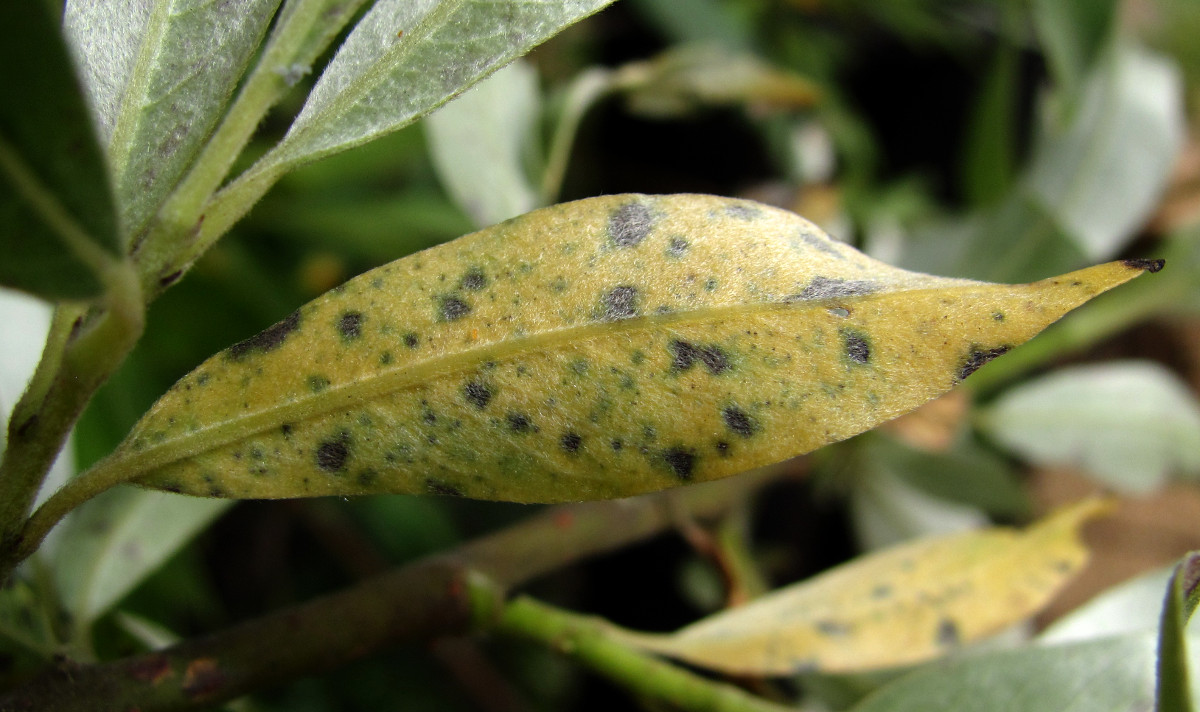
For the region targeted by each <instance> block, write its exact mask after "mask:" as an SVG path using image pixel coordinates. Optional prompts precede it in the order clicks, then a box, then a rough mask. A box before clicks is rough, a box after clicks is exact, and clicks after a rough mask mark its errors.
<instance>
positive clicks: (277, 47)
mask: <svg viewBox="0 0 1200 712" xmlns="http://www.w3.org/2000/svg"><path fill="white" fill-rule="evenodd" d="M364 1H365V0H351V1H350V2H344V3H341V4H337V3H335V2H334V0H297V1H296V2H291V3H289V4H288V5H287V7H286V8H285V9H284V13H285V15H284V16H283V17H282V18H281V21H280V23H279V24H278V25H277V26H276V29H275V30H274V32H273V33H272V35H271V39H270V42H269V43H268V45H267V48H266V50H265V51H264V52H263V56H262V58H261V59H260V60H259V62H258V64H257V65H256V66H255V68H254V70H253V71H252V72H251V74H250V76H249V77H248V78H247V79H246V82H245V84H244V85H243V86H242V90H241V92H239V94H238V97H237V99H236V100H235V101H234V103H233V105H232V106H231V107H230V109H229V112H228V113H227V114H226V116H225V119H224V120H223V121H222V122H221V125H220V126H219V127H218V128H217V130H216V132H215V133H214V134H213V136H212V138H211V139H210V140H209V141H208V143H207V144H206V145H205V147H204V150H203V151H202V152H201V153H200V155H199V156H198V157H197V159H196V161H195V163H194V164H193V165H192V168H191V170H190V171H189V172H188V174H187V176H185V177H184V179H183V181H181V182H180V184H179V186H178V187H177V188H176V189H175V190H174V191H173V192H172V193H171V196H170V198H169V199H168V200H167V202H166V203H165V204H164V205H163V207H162V209H161V210H160V211H159V213H158V217H157V219H156V221H155V223H154V225H153V226H152V228H151V231H150V234H149V235H148V236H147V238H146V240H145V241H144V243H143V245H142V247H141V249H140V251H139V254H138V263H139V267H140V270H141V273H142V285H143V288H144V289H145V290H146V293H147V294H148V295H150V297H151V298H153V297H154V296H156V295H157V294H158V293H159V292H161V291H162V290H163V289H164V288H165V286H167V285H169V284H170V283H171V282H172V281H174V280H175V279H177V278H178V276H177V274H176V273H177V272H179V271H182V270H184V269H186V268H187V267H189V266H190V265H191V264H192V263H193V262H194V261H195V260H196V259H197V258H198V257H199V256H200V255H201V254H203V253H204V252H205V251H206V250H207V249H208V248H209V247H211V246H212V244H213V243H215V242H216V241H217V240H218V239H219V238H220V237H221V236H222V235H224V234H225V232H227V231H228V229H229V228H230V227H231V226H232V225H233V223H234V222H236V220H237V219H238V218H240V217H241V216H242V215H243V214H245V212H246V210H249V208H250V206H251V205H253V204H254V203H255V202H256V201H257V200H258V198H260V197H262V195H263V193H265V192H266V191H267V189H268V188H270V186H271V185H273V184H274V182H275V179H277V178H278V176H279V175H282V171H281V172H279V173H277V174H273V177H272V178H271V179H270V180H269V181H267V182H265V183H262V184H256V185H255V187H254V190H257V192H254V193H253V195H252V197H251V196H245V197H248V198H249V199H248V200H247V201H246V203H245V206H244V209H242V210H240V211H239V212H237V214H236V216H234V217H233V219H230V220H217V221H216V225H218V226H219V228H218V229H213V227H214V226H212V225H210V223H212V222H213V221H212V220H211V217H213V216H211V215H209V214H208V213H209V212H210V207H211V206H210V200H211V199H212V197H213V194H214V193H215V192H216V191H217V188H219V187H220V185H221V182H222V181H223V180H225V177H226V176H227V175H228V174H229V169H230V168H232V166H233V164H234V161H236V160H237V157H238V156H239V155H241V153H242V150H243V149H244V148H245V147H246V144H247V143H249V141H250V138H251V136H252V135H253V134H254V131H255V129H257V128H258V125H259V124H260V123H261V122H262V118H263V117H264V116H265V115H266V113H267V112H268V111H270V109H271V108H272V107H273V106H275V104H277V103H278V102H279V101H280V100H281V99H282V98H283V97H284V96H285V95H286V94H287V92H288V91H289V90H290V89H291V88H292V86H293V85H294V84H295V83H296V81H298V80H299V78H300V76H298V75H303V73H305V72H307V70H308V68H309V66H310V65H311V64H312V63H313V62H314V61H315V60H316V57H317V56H318V55H319V54H320V53H321V52H322V51H324V50H325V48H326V47H327V46H328V45H329V42H330V41H331V40H332V39H333V37H334V36H336V34H337V33H338V32H340V31H341V29H342V27H344V26H345V23H346V22H347V21H349V19H350V18H351V17H352V16H353V15H354V13H355V12H357V10H358V8H359V6H361V5H362V3H363V2H364ZM258 188H261V190H259V189H258ZM180 236H186V239H184V240H183V241H182V242H181V241H180Z"/></svg>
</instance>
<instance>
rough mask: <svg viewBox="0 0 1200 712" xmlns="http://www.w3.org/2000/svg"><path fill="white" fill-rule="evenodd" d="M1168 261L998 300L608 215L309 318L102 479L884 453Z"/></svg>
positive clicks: (535, 470)
mask: <svg viewBox="0 0 1200 712" xmlns="http://www.w3.org/2000/svg"><path fill="white" fill-rule="evenodd" d="M1157 266H1158V265H1157V264H1150V263H1142V262H1128V263H1112V264H1109V265H1102V266H1099V267H1095V268H1092V269H1089V270H1084V271H1081V272H1076V273H1073V274H1071V275H1067V276H1064V277H1061V278H1056V279H1048V280H1044V281H1042V282H1037V283H1034V284H1030V285H1024V286H1017V287H1009V286H1002V285H989V284H982V283H977V282H968V281H964V280H954V279H944V278H938V277H931V276H928V275H921V274H915V273H911V272H905V271H902V270H898V269H895V268H892V267H888V266H887V265H884V264H882V263H879V262H876V261H874V260H871V259H869V258H867V257H866V256H864V255H862V254H860V253H858V252H856V251H855V250H853V249H852V248H849V247H847V246H845V245H843V244H841V243H837V242H835V241H833V240H830V239H829V238H828V237H826V236H825V235H824V234H823V233H821V232H820V230H819V229H817V228H816V227H815V226H814V225H812V224H811V223H809V222H807V221H806V220H804V219H803V218H800V217H798V216H796V215H794V214H792V213H788V212H786V211H782V210H778V209H775V208H770V207H768V206H765V205H760V204H757V203H751V202H747V201H738V200H730V199H725V198H716V197H711V196H698V195H680V196H661V197H651V196H638V195H619V196H607V197H602V198H592V199H589V200H582V201H578V202H574V203H567V204H563V205H558V206H554V207H550V208H545V209H542V210H538V211H535V212H532V213H529V214H528V215H525V216H523V217H521V218H516V219H514V220H510V221H508V222H505V223H502V224H500V225H497V226H495V227H492V228H489V229H487V230H483V231H481V232H478V233H475V234H473V235H470V236H467V237H464V238H461V239H459V240H456V241H454V242H450V243H447V244H444V245H440V246H438V247H435V248H433V249H430V250H427V251H425V252H422V253H419V254H416V255H412V256H410V257H408V258H405V259H403V260H400V261H397V262H394V263H392V264H390V265H385V266H383V267H380V268H378V269H376V270H373V271H370V272H367V273H366V274H363V275H361V276H359V277H357V278H355V279H353V280H351V281H350V282H348V283H346V284H345V285H343V286H342V287H339V288H337V289H335V290H333V291H332V292H330V293H329V294H327V295H325V296H323V297H320V298H318V299H317V300H315V301H313V302H311V303H309V304H308V305H306V306H304V307H301V308H300V309H299V310H297V311H296V312H295V313H293V314H292V315H291V316H289V317H288V318H286V319H284V320H283V321H281V322H280V323H278V324H276V325H275V326H272V327H270V328H269V329H267V330H266V331H264V332H263V333H261V334H259V335H258V336H255V337H253V338H250V339H248V340H246V341H244V342H242V343H240V344H237V345H235V346H233V347H231V348H230V349H228V350H226V351H225V352H223V353H221V354H218V355H216V356H214V357H213V358H211V359H210V360H209V361H207V362H206V363H204V364H203V365H201V366H200V367H199V368H197V369H196V370H195V371H193V372H192V374H190V375H189V376H186V377H185V378H184V379H182V380H181V381H179V382H178V383H177V384H176V385H175V386H174V387H173V388H172V390H171V391H170V392H168V393H167V394H166V395H165V396H164V397H163V398H162V399H161V400H160V401H159V402H158V404H156V405H155V407H154V408H152V409H151V411H150V412H149V413H148V414H147V415H146V416H145V418H143V420H142V421H141V422H140V423H139V424H138V425H137V426H136V427H135V428H134V430H133V432H132V433H130V435H129V437H128V438H127V440H126V441H125V443H123V445H122V446H121V447H120V448H118V450H117V451H116V452H115V453H114V455H113V456H112V457H111V458H110V459H109V460H108V461H107V462H106V463H104V464H101V465H100V467H101V468H102V470H108V471H109V472H110V473H122V476H126V477H128V476H132V478H134V479H136V480H137V481H138V483H139V484H143V485H145V486H150V487H158V488H162V489H166V490H170V491H180V492H186V493H189V494H196V495H202V496H224V497H255V498H259V497H266V498H270V497H298V496H318V495H329V494H366V493H379V492H398V493H445V494H461V495H465V496H470V497H476V498H481V499H504V500H515V501H526V502H530V501H538V502H549V501H562V500H580V499H598V498H605V497H624V496H628V495H632V494H637V493H640V492H648V491H653V490H659V489H663V488H666V487H671V486H675V485H680V484H686V483H689V482H695V481H703V480H710V479H714V478H718V477H724V476H727V475H731V474H734V473H737V472H740V471H743V470H745V469H748V468H750V467H754V466H757V465H762V464H766V463H770V462H777V461H779V460H782V459H785V458H787V457H790V456H793V455H796V454H799V453H804V452H808V451H811V450H813V449H815V448H818V447H820V446H822V445H825V444H827V443H830V442H834V441H837V440H841V439H844V438H847V437H849V436H851V435H854V434H856V433H859V432H862V431H863V430H866V429H868V428H870V427H872V426H874V425H876V424H878V423H880V422H882V421H884V420H887V419H889V418H892V417H895V416H896V415H899V414H900V413H902V412H905V411H907V410H911V409H912V408H914V407H916V406H917V405H920V404H921V403H923V402H925V401H926V400H928V399H930V398H932V397H934V396H936V395H939V394H941V393H943V392H945V391H946V390H948V389H950V388H951V387H953V386H954V385H955V384H956V383H958V382H959V381H960V380H961V379H963V378H965V377H966V376H968V375H970V373H972V372H973V371H974V370H975V369H976V368H977V367H979V366H980V365H982V364H983V363H985V362H986V361H987V360H989V359H991V358H994V357H996V356H998V355H1000V354H1001V353H1003V352H1004V351H1005V350H1006V349H1008V348H1010V347H1012V346H1015V345H1017V344H1019V343H1021V342H1023V341H1025V340H1027V339H1029V338H1030V337H1031V336H1033V335H1034V334H1035V333H1037V332H1038V331H1039V330H1041V329H1042V328H1044V327H1045V326H1046V325H1047V324H1049V323H1050V322H1052V321H1054V320H1055V319H1057V318H1059V317H1060V316H1061V315H1062V314H1063V313H1065V312H1066V311H1068V310H1070V309H1072V308H1074V307H1075V306H1077V305H1079V304H1081V303H1082V302H1084V301H1086V300H1087V299H1089V298H1090V297H1092V296H1094V295H1096V294H1098V293H1100V292H1102V291H1104V290H1106V289H1108V288H1110V287H1112V286H1115V285H1117V284H1120V283H1122V282H1124V281H1126V280H1128V279H1131V278H1132V277H1134V276H1136V275H1138V274H1141V273H1142V272H1143V271H1144V270H1145V269H1147V268H1156V267H1157ZM97 476H99V475H97Z"/></svg>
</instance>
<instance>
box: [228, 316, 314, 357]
mask: <svg viewBox="0 0 1200 712" xmlns="http://www.w3.org/2000/svg"><path fill="white" fill-rule="evenodd" d="M299 326H300V312H298V311H294V312H292V313H291V314H288V315H287V317H285V318H284V319H283V321H280V322H279V323H277V324H274V325H272V326H268V327H267V328H266V329H263V330H262V331H261V332H259V333H258V334H257V335H255V336H251V337H250V338H248V339H246V340H245V341H240V342H238V343H236V344H234V345H233V346H230V347H229V351H228V354H229V357H230V358H231V359H233V360H234V361H237V360H239V359H241V358H243V357H245V356H247V355H248V354H251V353H256V352H265V351H272V350H274V349H277V348H279V346H280V344H282V343H283V341H284V339H286V338H287V337H288V334H290V333H292V332H293V331H295V330H296V329H297V328H298V327H299Z"/></svg>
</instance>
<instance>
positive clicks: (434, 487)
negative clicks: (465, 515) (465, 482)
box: [425, 478, 463, 497]
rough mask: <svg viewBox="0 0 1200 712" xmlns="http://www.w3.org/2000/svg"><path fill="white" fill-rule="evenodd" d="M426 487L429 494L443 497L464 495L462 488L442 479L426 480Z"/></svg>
mask: <svg viewBox="0 0 1200 712" xmlns="http://www.w3.org/2000/svg"><path fill="white" fill-rule="evenodd" d="M425 489H426V490H427V491H428V492H429V494H437V495H442V496H443V497H461V496H463V493H462V490H460V489H459V488H457V487H455V486H454V485H451V484H448V483H446V482H442V481H441V480H435V479H433V478H429V479H427V480H425Z"/></svg>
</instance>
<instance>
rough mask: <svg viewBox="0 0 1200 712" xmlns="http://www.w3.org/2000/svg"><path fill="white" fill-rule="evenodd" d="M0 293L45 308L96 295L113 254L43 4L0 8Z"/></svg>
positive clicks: (97, 180) (63, 51)
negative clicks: (51, 302) (19, 293)
mask: <svg viewBox="0 0 1200 712" xmlns="http://www.w3.org/2000/svg"><path fill="white" fill-rule="evenodd" d="M0 92H2V93H0V255H2V257H0V285H3V286H8V287H15V288H17V289H21V290H23V291H26V292H29V293H31V294H36V295H38V296H40V297H44V298H47V299H84V298H91V297H95V296H97V295H98V294H99V293H100V292H101V290H102V285H101V280H100V279H99V276H98V271H99V270H101V269H104V263H105V261H106V259H107V258H109V257H116V256H118V255H119V254H120V252H121V251H120V248H119V245H118V239H117V227H116V216H115V208H114V207H113V199H112V194H111V191H110V189H109V184H108V167H107V165H106V163H105V161H104V154H103V153H102V152H101V150H100V145H99V143H98V142H97V140H96V136H95V132H94V131H93V129H92V122H91V118H90V117H89V115H88V111H87V106H86V104H85V102H84V98H83V95H82V90H81V89H80V87H79V83H78V81H77V80H76V78H75V72H74V68H73V66H72V64H71V58H70V56H69V53H68V50H67V46H66V43H65V42H64V41H63V38H62V35H61V33H60V32H59V29H58V26H57V23H56V21H55V18H54V17H53V15H52V13H51V10H50V8H49V7H48V6H47V5H46V3H43V2H5V3H0Z"/></svg>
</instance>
